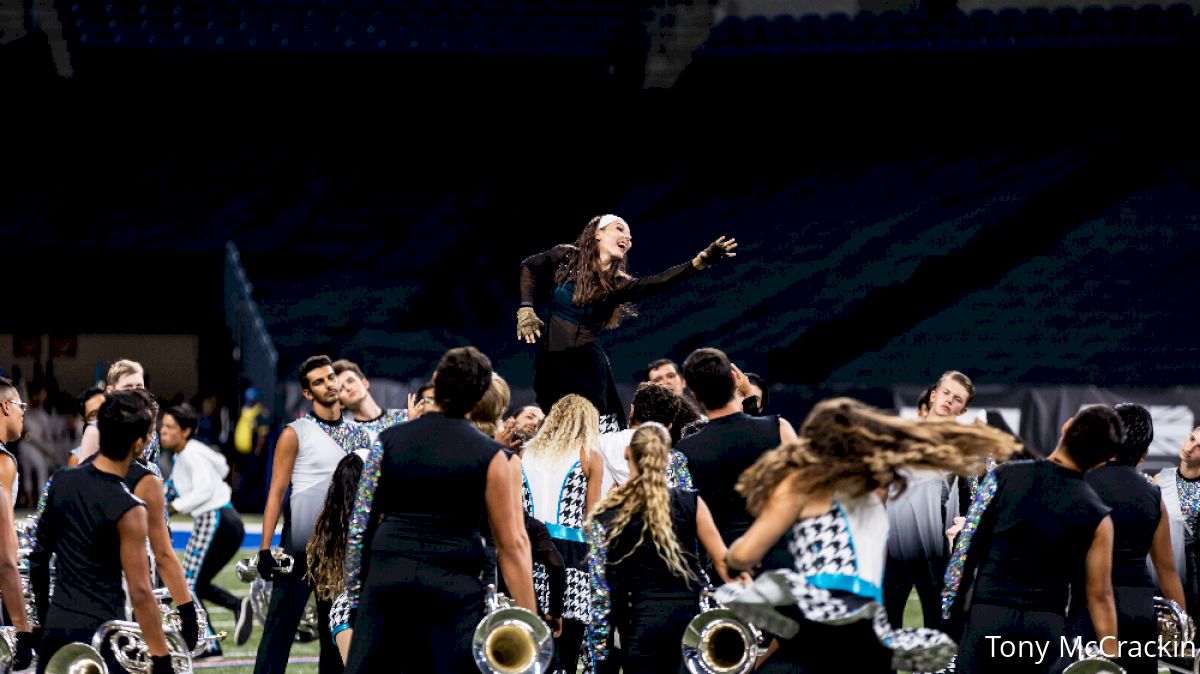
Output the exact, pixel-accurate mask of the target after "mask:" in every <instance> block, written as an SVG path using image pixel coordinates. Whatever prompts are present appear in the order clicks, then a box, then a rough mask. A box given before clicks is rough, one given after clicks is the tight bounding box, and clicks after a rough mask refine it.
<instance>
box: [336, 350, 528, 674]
mask: <svg viewBox="0 0 1200 674" xmlns="http://www.w3.org/2000/svg"><path fill="white" fill-rule="evenodd" d="M434 376H435V380H434V385H435V390H434V397H435V398H436V400H437V404H438V406H439V407H440V408H441V413H428V414H424V415H422V416H421V417H420V418H419V419H416V420H414V421H410V422H408V423H406V424H401V425H399V426H394V427H392V428H390V429H388V430H386V431H384V432H383V433H382V434H381V435H380V436H379V444H376V445H375V447H374V448H372V450H371V453H370V455H369V456H368V458H367V462H366V466H365V467H364V469H363V476H362V478H361V479H360V481H359V493H358V496H357V498H356V500H355V505H354V514H353V520H352V523H351V528H350V535H349V537H348V541H347V545H346V561H345V564H346V586H347V589H348V590H349V591H350V593H351V596H352V597H354V596H357V595H358V593H359V588H360V587H361V598H362V603H361V606H360V607H359V610H358V617H357V619H356V621H355V626H354V627H355V629H354V638H353V640H352V641H351V643H350V657H349V660H348V662H347V664H346V671H347V672H350V673H354V672H362V673H372V672H382V671H389V672H420V673H421V674H426V673H435V674H440V673H452V672H453V673H461V674H473V673H474V672H476V671H477V670H476V668H475V664H474V660H473V658H472V655H471V638H472V636H473V634H474V631H475V626H476V624H477V623H478V622H479V620H481V619H482V618H483V615H484V582H483V580H482V578H483V577H484V574H485V572H486V571H487V569H486V566H487V560H486V556H485V554H484V547H483V537H482V535H481V530H482V528H483V527H484V526H487V525H490V528H491V531H492V534H493V536H494V538H495V542H496V555H497V559H498V561H499V566H500V571H501V573H503V575H504V579H505V581H506V583H507V585H508V589H509V591H511V592H512V594H513V598H514V599H515V601H516V603H517V604H518V605H519V606H522V607H524V608H526V609H529V610H530V611H534V612H536V611H537V604H536V602H535V599H534V596H533V580H532V578H531V571H530V569H531V568H532V565H533V561H532V560H531V558H530V554H529V539H528V538H527V537H526V535H525V529H524V527H523V526H521V523H520V521H519V520H517V518H516V513H517V505H516V503H517V499H519V498H520V496H519V495H518V494H514V493H512V480H511V476H510V475H509V466H508V455H507V454H506V453H505V452H504V450H503V449H502V448H501V447H500V445H499V444H498V443H497V442H495V441H494V440H492V439H491V438H488V437H486V436H484V435H483V434H482V433H480V432H479V431H477V430H476V429H475V427H474V426H472V425H471V422H469V421H467V420H466V419H464V418H463V415H465V414H466V413H467V412H469V411H470V410H471V408H472V407H474V405H475V403H476V402H478V401H479V399H480V398H481V397H482V396H483V393H484V391H486V390H487V388H488V386H489V384H490V383H491V379H492V367H491V362H490V361H489V360H488V358H487V356H485V355H483V354H482V353H480V352H479V351H478V350H476V349H475V348H474V347H466V348H456V349H451V350H450V351H448V352H446V354H445V355H444V356H442V359H441V362H439V363H438V367H437V373H436V374H435V375H434ZM485 516H486V517H487V521H486V524H485V520H484V517H485ZM369 522H374V524H370V525H369V526H368V524H369ZM363 541H368V542H369V543H368V545H369V551H366V552H364V551H363V550H362V546H361V544H362V542H363ZM364 561H365V563H363V562H364ZM360 566H362V567H363V568H362V569H361V570H362V571H363V572H364V574H365V580H360V578H359V571H360ZM360 583H361V585H360ZM398 637H399V638H400V639H402V641H399V642H398V641H397V638H398Z"/></svg>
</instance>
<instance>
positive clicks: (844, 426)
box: [737, 398, 1021, 515]
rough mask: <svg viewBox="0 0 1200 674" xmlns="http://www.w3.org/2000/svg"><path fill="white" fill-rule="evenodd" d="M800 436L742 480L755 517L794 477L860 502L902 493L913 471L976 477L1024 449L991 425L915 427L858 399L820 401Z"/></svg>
mask: <svg viewBox="0 0 1200 674" xmlns="http://www.w3.org/2000/svg"><path fill="white" fill-rule="evenodd" d="M799 436H800V437H799V439H798V440H795V441H793V442H789V443H787V444H785V445H783V446H781V447H777V448H776V449H773V450H771V451H769V452H767V453H766V454H763V455H762V456H761V457H759V459H758V461H756V462H755V463H754V465H752V466H750V467H749V468H747V469H746V471H745V472H744V473H742V475H741V477H740V478H739V479H738V483H737V491H738V493H740V494H741V495H742V496H745V497H746V507H747V509H748V510H749V511H750V513H751V514H754V515H757V514H758V513H760V512H762V509H763V506H765V505H766V503H767V501H768V500H770V498H771V494H772V493H773V492H774V491H775V488H776V487H777V486H778V485H779V483H780V482H782V481H783V480H784V479H786V478H788V477H789V476H790V475H792V474H798V478H799V479H798V480H796V482H795V484H796V486H797V488H799V489H803V490H804V491H805V492H817V491H823V490H833V491H835V492H840V493H845V494H847V495H849V496H858V495H861V494H864V493H866V492H868V491H871V490H874V489H878V488H880V487H889V486H891V485H893V484H895V485H897V486H898V489H899V490H900V491H902V490H903V489H904V487H905V486H906V481H905V479H904V476H903V474H901V473H900V472H899V469H901V468H903V467H906V466H913V467H922V468H936V469H940V470H948V471H950V472H953V473H957V474H959V475H977V474H979V473H980V472H981V470H982V467H983V462H984V459H985V458H992V459H996V460H997V461H1003V460H1004V459H1007V458H1008V457H1009V456H1011V455H1013V454H1014V453H1016V452H1017V451H1019V450H1020V449H1021V443H1019V442H1018V441H1017V439H1016V438H1014V437H1013V436H1011V435H1009V434H1008V433H1005V432H1003V431H1000V430H998V429H995V428H992V427H990V426H974V425H972V426H966V425H963V424H960V423H958V422H956V421H954V420H952V419H951V420H947V421H932V420H926V421H909V420H905V419H901V418H899V417H895V416H892V415H889V414H885V413H883V412H881V411H880V410H877V409H875V408H874V407H871V406H869V405H867V404H865V403H862V402H859V401H858V400H854V399H852V398H833V399H830V400H824V401H821V402H820V403H817V405H816V407H814V408H813V410H812V412H811V413H810V414H809V415H808V418H807V419H805V420H804V424H803V425H802V426H801V427H800V433H799Z"/></svg>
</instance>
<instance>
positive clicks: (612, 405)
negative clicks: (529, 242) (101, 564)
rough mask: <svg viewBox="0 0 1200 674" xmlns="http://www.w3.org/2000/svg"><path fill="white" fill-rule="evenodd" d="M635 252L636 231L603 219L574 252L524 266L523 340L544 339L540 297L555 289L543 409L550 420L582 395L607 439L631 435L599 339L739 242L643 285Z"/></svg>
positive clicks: (540, 372) (560, 251)
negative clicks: (629, 267)
mask: <svg viewBox="0 0 1200 674" xmlns="http://www.w3.org/2000/svg"><path fill="white" fill-rule="evenodd" d="M632 246H633V235H632V234H631V233H630V231H629V225H628V224H627V223H626V222H625V221H624V220H622V219H621V218H619V217H617V216H615V215H601V216H597V217H594V218H592V219H591V221H589V222H588V224H587V226H586V227H584V228H583V231H582V232H581V233H580V234H579V238H578V239H576V240H575V244H574V245H570V244H561V245H558V246H555V247H554V248H551V249H550V250H548V251H546V252H544V253H538V254H537V255H532V256H530V257H528V258H526V259H525V260H524V261H523V262H522V263H521V308H520V309H518V310H517V339H519V340H525V341H526V342H528V343H529V344H533V343H534V342H535V341H537V339H538V338H539V337H541V335H542V327H543V323H542V321H541V320H540V319H539V318H538V317H537V314H536V313H534V309H533V307H534V303H535V302H536V301H540V298H538V297H536V292H535V291H536V290H537V289H538V288H542V289H545V288H548V287H553V292H552V293H551V296H550V298H549V299H550V313H549V325H548V326H546V340H545V341H544V342H543V343H542V346H541V348H539V349H538V352H537V357H536V359H535V360H534V378H533V390H534V392H535V393H537V402H538V404H539V405H541V407H542V409H543V410H545V411H546V413H547V414H548V413H549V412H550V408H551V407H552V406H553V405H554V403H555V402H557V401H558V399H559V398H562V397H563V396H565V395H567V394H568V393H577V394H579V395H581V396H583V397H585V398H587V399H588V400H589V401H591V403H592V404H593V405H595V406H596V409H597V410H599V411H600V416H601V431H602V432H609V431H613V430H619V428H618V427H624V426H625V413H624V410H622V408H621V401H620V399H619V398H618V397H617V389H616V384H615V383H614V382H613V378H612V370H611V369H610V368H609V365H608V356H606V355H605V354H604V349H603V348H601V346H600V343H599V341H598V339H597V334H598V333H599V332H600V331H601V330H607V329H611V328H615V327H617V326H618V325H620V323H621V320H622V319H624V318H627V317H630V316H633V315H634V311H633V307H632V306H631V305H630V303H631V302H636V301H638V300H639V299H642V298H644V297H647V296H649V295H651V294H653V293H655V292H658V291H661V290H666V289H668V288H671V287H673V286H675V285H676V284H678V283H680V282H682V281H683V280H684V279H686V278H688V277H689V276H691V275H692V274H694V273H695V272H696V270H698V269H705V268H707V267H710V266H712V265H713V264H716V263H717V262H719V261H721V260H723V259H725V258H726V257H734V256H735V255H736V253H734V252H733V251H734V249H735V248H737V242H736V241H735V240H734V239H729V240H726V239H725V237H721V238H719V239H717V240H716V241H714V242H713V243H712V244H710V245H709V246H708V248H705V249H704V250H703V251H701V252H700V253H699V254H697V255H696V256H695V257H694V258H692V259H691V260H690V261H688V262H684V263H683V264H678V265H675V266H674V267H671V268H670V269H667V270H666V271H664V272H661V273H658V274H655V275H654V276H647V277H644V278H635V277H633V276H630V275H629V273H628V272H627V271H626V262H627V261H626V258H625V256H626V254H627V253H628V252H629V249H630V248H631V247H632Z"/></svg>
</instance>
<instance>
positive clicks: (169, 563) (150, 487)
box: [133, 475, 192, 606]
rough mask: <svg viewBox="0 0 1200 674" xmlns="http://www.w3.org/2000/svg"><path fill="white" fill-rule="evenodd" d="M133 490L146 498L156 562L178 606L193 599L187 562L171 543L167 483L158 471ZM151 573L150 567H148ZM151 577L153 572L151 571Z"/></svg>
mask: <svg viewBox="0 0 1200 674" xmlns="http://www.w3.org/2000/svg"><path fill="white" fill-rule="evenodd" d="M133 493H134V495H135V496H137V497H138V498H140V499H142V500H143V501H145V502H146V512H147V513H150V514H149V515H148V516H147V520H148V524H147V535H148V536H149V537H150V548H151V549H152V550H154V562H155V564H157V565H158V573H159V575H160V576H162V580H163V584H164V585H166V586H167V589H168V590H170V591H171V600H172V601H174V602H175V605H176V606H179V605H180V604H186V603H188V602H189V601H191V600H192V593H191V592H189V591H188V585H187V579H186V578H185V577H184V575H183V565H182V564H180V563H179V558H178V557H176V556H175V550H174V549H173V548H172V547H171V531H170V529H169V528H168V527H167V521H166V519H165V518H163V517H162V516H161V514H162V512H163V483H162V481H161V480H159V479H158V478H157V477H155V476H154V475H147V476H146V477H143V478H142V479H141V480H140V481H138V483H137V488H135V489H134V490H133ZM146 573H147V574H149V569H147V571H146ZM147 577H149V575H147Z"/></svg>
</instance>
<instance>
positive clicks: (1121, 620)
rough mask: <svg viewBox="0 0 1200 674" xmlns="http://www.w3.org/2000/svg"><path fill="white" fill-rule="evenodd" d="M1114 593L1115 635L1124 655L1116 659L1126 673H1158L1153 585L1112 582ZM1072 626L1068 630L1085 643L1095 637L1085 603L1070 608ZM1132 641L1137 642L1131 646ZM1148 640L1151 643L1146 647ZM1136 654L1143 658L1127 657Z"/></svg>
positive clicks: (1156, 620)
mask: <svg viewBox="0 0 1200 674" xmlns="http://www.w3.org/2000/svg"><path fill="white" fill-rule="evenodd" d="M1113 595H1114V598H1115V599H1116V604H1117V638H1118V639H1120V640H1121V644H1122V646H1123V647H1122V648H1121V653H1122V656H1123V657H1120V658H1117V659H1116V662H1117V664H1118V665H1120V666H1121V667H1122V668H1124V669H1125V672H1126V674H1158V658H1157V657H1156V655H1157V648H1158V618H1157V617H1155V615H1154V588H1149V587H1129V586H1125V585H1114V586H1113ZM1072 613H1073V616H1072V620H1071V626H1070V628H1069V629H1068V632H1069V633H1070V634H1071V636H1073V637H1074V636H1078V637H1080V638H1082V639H1083V641H1084V643H1087V642H1090V641H1093V640H1095V638H1096V630H1095V628H1094V627H1093V626H1092V620H1091V615H1090V614H1088V610H1087V606H1086V604H1085V605H1083V606H1079V607H1074V608H1073V609H1072ZM1134 642H1136V643H1137V644H1138V646H1137V647H1136V648H1134V647H1133V644H1134ZM1147 642H1149V643H1151V644H1153V646H1152V647H1150V648H1147V647H1146V644H1147ZM1130 653H1137V654H1139V655H1142V657H1138V658H1132V657H1129V654H1130Z"/></svg>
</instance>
